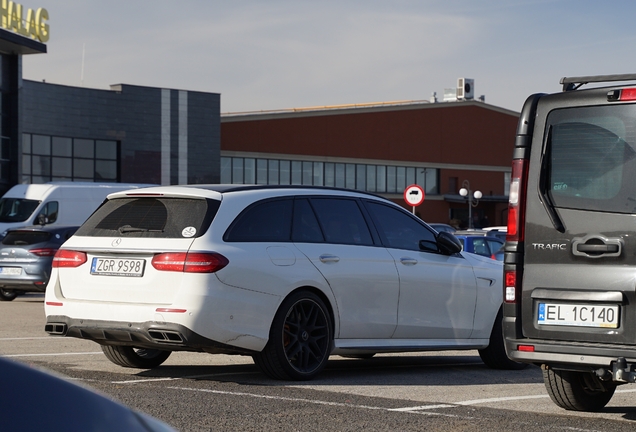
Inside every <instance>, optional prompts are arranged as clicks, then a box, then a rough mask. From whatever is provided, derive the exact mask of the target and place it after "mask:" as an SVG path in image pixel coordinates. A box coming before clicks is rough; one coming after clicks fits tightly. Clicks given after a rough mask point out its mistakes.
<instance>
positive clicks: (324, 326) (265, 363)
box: [253, 291, 332, 380]
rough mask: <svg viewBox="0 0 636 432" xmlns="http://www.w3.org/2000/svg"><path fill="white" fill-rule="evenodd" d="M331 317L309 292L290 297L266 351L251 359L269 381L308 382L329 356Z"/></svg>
mask: <svg viewBox="0 0 636 432" xmlns="http://www.w3.org/2000/svg"><path fill="white" fill-rule="evenodd" d="M331 340H332V330H331V317H330V314H329V311H328V309H327V307H326V306H325V304H324V302H323V301H322V300H321V299H320V297H318V296H317V295H316V294H314V293H312V292H309V291H299V292H296V293H293V294H292V295H290V296H289V297H288V298H286V299H285V301H283V303H282V304H281V306H280V308H279V309H278V311H277V312H276V315H275V316H274V321H273V322H272V327H271V329H270V332H269V341H268V342H267V345H266V346H265V349H263V351H261V352H260V353H258V354H255V355H254V356H253V358H254V362H255V363H256V365H257V366H258V367H259V368H260V369H261V370H262V371H263V372H264V373H265V374H266V375H268V376H269V377H271V378H274V379H282V380H309V379H312V378H314V377H315V376H316V375H317V374H318V373H319V372H320V371H321V370H322V369H323V368H324V367H325V365H326V364H327V359H328V358H329V354H330V353H331Z"/></svg>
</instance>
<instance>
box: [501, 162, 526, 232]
mask: <svg viewBox="0 0 636 432" xmlns="http://www.w3.org/2000/svg"><path fill="white" fill-rule="evenodd" d="M527 182H528V161H527V160H526V159H515V160H513V161H512V177H511V180H510V197H509V201H508V233H507V235H506V241H514V242H521V241H523V239H524V234H525V233H524V225H525V219H526V215H525V212H526V189H527V186H526V184H527Z"/></svg>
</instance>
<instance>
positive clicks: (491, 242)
mask: <svg viewBox="0 0 636 432" xmlns="http://www.w3.org/2000/svg"><path fill="white" fill-rule="evenodd" d="M486 241H487V242H488V247H489V248H490V254H491V255H492V254H494V253H496V252H497V251H499V249H501V246H503V243H500V242H498V241H495V240H491V239H488V240H486Z"/></svg>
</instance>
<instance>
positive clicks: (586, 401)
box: [543, 368, 616, 411]
mask: <svg viewBox="0 0 636 432" xmlns="http://www.w3.org/2000/svg"><path fill="white" fill-rule="evenodd" d="M543 382H544V383H545V388H546V389H547V390H548V394H549V395H550V398H551V399H552V401H553V402H554V403H555V404H557V405H558V406H560V407H561V408H564V409H566V410H570V411H599V410H601V409H603V407H604V406H605V405H607V403H608V402H609V401H610V399H611V398H612V396H613V395H614V391H615V390H616V383H613V382H603V381H601V380H599V379H598V378H597V377H596V376H595V375H594V374H592V373H589V372H574V371H563V370H554V369H546V368H544V369H543Z"/></svg>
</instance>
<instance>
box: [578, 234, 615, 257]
mask: <svg viewBox="0 0 636 432" xmlns="http://www.w3.org/2000/svg"><path fill="white" fill-rule="evenodd" d="M622 249H623V240H622V239H620V238H607V237H603V236H600V235H595V234H592V235H588V236H585V237H583V238H574V239H572V254H573V255H576V256H582V257H586V258H608V257H618V256H620V255H621V253H622Z"/></svg>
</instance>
